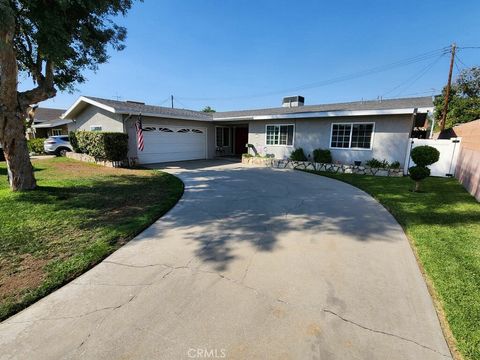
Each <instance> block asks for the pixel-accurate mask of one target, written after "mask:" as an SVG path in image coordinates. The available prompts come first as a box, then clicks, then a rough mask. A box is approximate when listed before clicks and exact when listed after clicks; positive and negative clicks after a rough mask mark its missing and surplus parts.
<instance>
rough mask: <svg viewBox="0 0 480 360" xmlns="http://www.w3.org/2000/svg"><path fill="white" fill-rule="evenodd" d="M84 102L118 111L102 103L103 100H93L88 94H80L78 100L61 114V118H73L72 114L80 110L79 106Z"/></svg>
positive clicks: (110, 110)
mask: <svg viewBox="0 0 480 360" xmlns="http://www.w3.org/2000/svg"><path fill="white" fill-rule="evenodd" d="M82 104H89V105H94V106H97V107H99V108H101V109H104V110H106V111H109V112H111V113H113V114H115V113H116V111H115V108H113V107H111V106H108V105H105V104H102V103H101V102H98V101H95V100H92V99H90V98H88V97H86V96H80V97H79V98H78V99H77V101H75V102H74V103H73V105H72V106H70V107H69V108H68V109H67V110H66V111H65V112H64V113H63V114H62V116H60V118H61V119H72V114H75V113H76V111H77V110H78V108H79V107H81V106H82Z"/></svg>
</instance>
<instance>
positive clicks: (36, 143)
mask: <svg viewBox="0 0 480 360" xmlns="http://www.w3.org/2000/svg"><path fill="white" fill-rule="evenodd" d="M45 140H46V139H44V138H35V139H29V140H27V146H28V151H29V152H31V153H35V154H43V153H44V152H45V150H44V148H43V142H44V141H45Z"/></svg>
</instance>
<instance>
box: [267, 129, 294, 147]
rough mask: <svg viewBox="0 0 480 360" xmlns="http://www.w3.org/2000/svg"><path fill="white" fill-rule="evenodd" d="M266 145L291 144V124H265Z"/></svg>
mask: <svg viewBox="0 0 480 360" xmlns="http://www.w3.org/2000/svg"><path fill="white" fill-rule="evenodd" d="M266 144H267V145H287V146H291V145H293V125H267V137H266Z"/></svg>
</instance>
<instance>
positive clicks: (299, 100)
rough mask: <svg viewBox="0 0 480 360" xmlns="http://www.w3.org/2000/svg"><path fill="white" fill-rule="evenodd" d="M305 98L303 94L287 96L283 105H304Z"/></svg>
mask: <svg viewBox="0 0 480 360" xmlns="http://www.w3.org/2000/svg"><path fill="white" fill-rule="evenodd" d="M304 103H305V98H304V97H303V96H298V95H297V96H286V97H284V98H283V101H282V107H298V106H303V104H304Z"/></svg>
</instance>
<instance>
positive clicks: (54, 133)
mask: <svg viewBox="0 0 480 360" xmlns="http://www.w3.org/2000/svg"><path fill="white" fill-rule="evenodd" d="M58 135H62V129H52V136H58Z"/></svg>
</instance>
